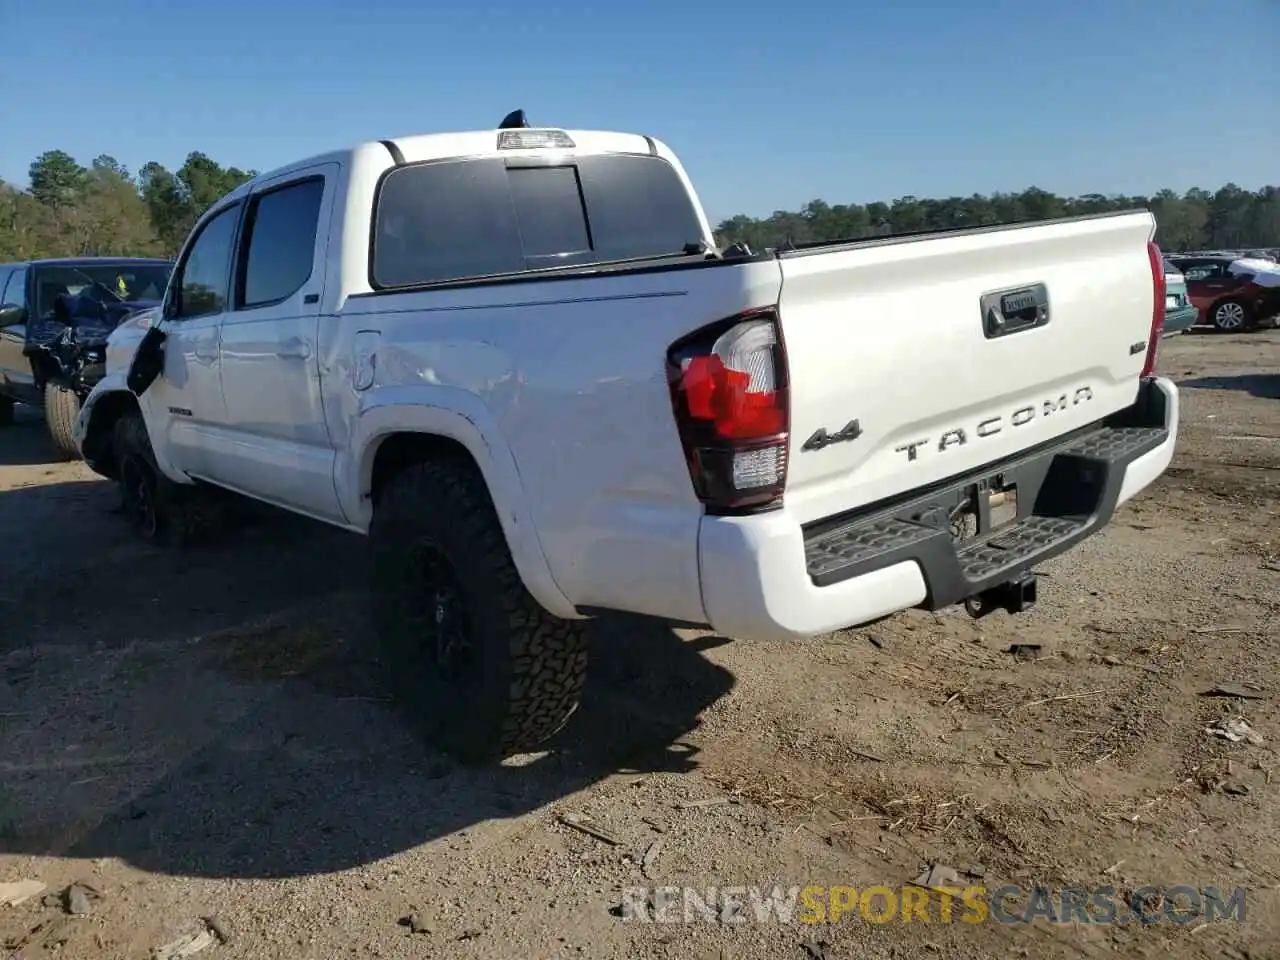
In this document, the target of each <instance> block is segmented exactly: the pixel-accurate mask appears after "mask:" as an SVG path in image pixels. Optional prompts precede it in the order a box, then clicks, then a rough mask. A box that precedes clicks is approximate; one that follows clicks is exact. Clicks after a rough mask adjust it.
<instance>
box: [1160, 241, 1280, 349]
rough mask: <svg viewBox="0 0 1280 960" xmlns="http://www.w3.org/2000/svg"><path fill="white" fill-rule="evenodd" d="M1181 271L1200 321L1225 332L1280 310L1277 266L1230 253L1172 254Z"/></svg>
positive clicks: (1171, 259) (1270, 315) (1242, 327)
mask: <svg viewBox="0 0 1280 960" xmlns="http://www.w3.org/2000/svg"><path fill="white" fill-rule="evenodd" d="M1168 259H1169V261H1170V262H1171V263H1172V264H1173V265H1174V266H1175V267H1177V268H1178V269H1179V270H1181V271H1182V274H1183V276H1184V277H1185V278H1186V282H1187V294H1188V296H1190V298H1191V302H1192V303H1194V304H1195V305H1196V307H1197V308H1198V309H1199V311H1200V322H1201V323H1208V324H1212V325H1213V327H1214V328H1215V329H1217V330H1220V331H1222V332H1224V333H1235V332H1238V331H1241V330H1246V329H1248V328H1249V327H1251V326H1253V325H1254V324H1255V323H1257V322H1258V321H1260V320H1265V319H1268V318H1270V317H1273V316H1275V315H1276V314H1277V313H1280V268H1278V267H1277V266H1276V265H1275V264H1274V263H1271V262H1270V261H1266V260H1252V259H1238V258H1234V257H1231V256H1181V255H1177V256H1171V257H1169V258H1168Z"/></svg>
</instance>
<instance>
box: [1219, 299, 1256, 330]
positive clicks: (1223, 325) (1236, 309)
mask: <svg viewBox="0 0 1280 960" xmlns="http://www.w3.org/2000/svg"><path fill="white" fill-rule="evenodd" d="M1209 319H1210V320H1211V321H1212V323H1213V326H1214V329H1215V330H1219V331H1221V332H1222V333H1239V332H1240V331H1241V330H1243V329H1244V328H1245V327H1247V326H1248V325H1249V320H1250V312H1249V305H1248V304H1247V303H1244V302H1243V301H1241V300H1223V301H1222V302H1221V303H1217V304H1214V307H1213V311H1212V313H1210V315H1209Z"/></svg>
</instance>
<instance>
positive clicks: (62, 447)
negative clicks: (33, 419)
mask: <svg viewBox="0 0 1280 960" xmlns="http://www.w3.org/2000/svg"><path fill="white" fill-rule="evenodd" d="M79 415H80V398H79V397H78V396H77V395H76V392H75V391H74V390H68V389H67V388H66V387H63V386H60V385H58V384H56V383H46V384H45V387H44V422H45V424H46V425H47V426H48V428H49V437H50V439H51V440H53V443H54V446H56V447H57V448H58V452H59V453H61V454H63V455H65V456H68V457H76V458H78V457H79V456H80V451H79V450H78V449H76V441H75V427H76V417H78V416H79Z"/></svg>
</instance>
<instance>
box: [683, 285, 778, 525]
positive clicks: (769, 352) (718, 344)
mask: <svg viewBox="0 0 1280 960" xmlns="http://www.w3.org/2000/svg"><path fill="white" fill-rule="evenodd" d="M667 379H668V381H669V383H670V385H671V404H672V408H673V410H674V411H675V417H676V426H677V427H678V428H679V431H680V440H681V443H682V444H683V446H684V453H685V459H686V461H687V462H688V465H689V477H690V479H692V481H693V488H694V492H695V493H696V494H697V496H698V499H699V500H701V501H702V502H703V503H704V504H706V505H707V507H708V508H710V509H713V510H736V509H741V508H744V507H759V506H763V505H766V504H771V503H774V502H776V501H778V500H780V499H781V498H782V491H783V488H784V486H785V485H786V479H787V429H788V422H787V421H788V411H787V399H788V398H787V382H786V361H785V357H784V354H783V350H782V340H781V337H780V335H779V330H778V323H777V314H776V313H775V312H774V311H773V309H771V308H770V309H765V310H753V311H750V312H749V313H744V314H740V315H739V316H737V317H733V318H731V319H729V320H727V321H725V322H723V323H717V324H715V325H714V326H713V327H711V328H708V329H706V330H704V331H700V332H699V333H696V334H694V335H693V336H691V337H686V338H685V339H683V340H682V341H680V342H679V343H677V344H676V345H675V346H673V347H672V348H671V351H670V353H669V355H668V363H667Z"/></svg>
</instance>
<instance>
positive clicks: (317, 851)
mask: <svg viewBox="0 0 1280 960" xmlns="http://www.w3.org/2000/svg"><path fill="white" fill-rule="evenodd" d="M65 487H71V488H74V489H72V490H66V489H60V488H65ZM82 488H84V489H82ZM67 496H73V497H79V498H82V500H83V502H81V503H79V510H78V512H77V511H72V512H71V515H70V517H68V516H67V515H66V511H59V510H56V509H51V506H52V505H56V504H57V502H58V498H59V497H67ZM110 503H111V487H110V485H109V484H105V483H101V484H94V483H89V484H62V485H58V484H54V485H50V486H43V487H29V488H21V489H17V490H11V491H8V492H3V493H0V531H4V532H5V533H6V534H7V535H10V536H13V535H16V534H14V533H13V531H16V530H17V529H18V528H19V527H24V528H25V527H27V526H28V524H27V523H26V522H25V521H26V520H29V519H30V518H31V517H32V516H38V517H43V518H44V522H45V523H46V524H47V527H48V529H47V530H46V532H45V534H44V536H45V537H46V538H47V543H45V547H46V548H47V549H48V550H49V551H51V556H53V558H54V559H53V560H51V561H49V562H47V563H43V564H42V565H41V566H40V567H39V569H37V570H36V571H34V572H32V571H27V572H26V575H25V576H23V577H21V578H17V579H15V580H13V581H12V583H11V585H10V587H9V588H8V589H7V590H6V589H4V588H0V595H2V596H3V599H0V704H3V708H2V709H0V853H21V854H40V855H53V856H72V857H87V858H96V857H118V858H121V859H123V860H125V861H127V862H129V863H131V864H133V865H134V866H137V867H139V868H142V869H145V870H150V871H156V872H160V873H165V874H171V875H195V876H204V877H289V876H298V875H305V874H313V873H322V872H328V871H334V870H341V869H344V868H350V867H355V866H359V865H362V864H366V863H370V862H372V861H374V860H377V859H380V858H382V857H386V856H389V855H391V854H395V853H398V852H401V851H403V850H406V849H409V848H412V847H415V846H417V845H419V844H422V843H424V842H427V841H430V840H433V839H436V838H439V837H442V836H445V835H448V834H451V833H454V832H456V831H459V830H462V829H465V828H467V827H469V826H472V825H474V824H476V823H477V822H479V821H482V820H485V819H489V818H502V817H510V816H516V815H519V814H523V813H526V812H529V811H532V810H536V809H538V808H540V807H542V806H544V805H545V804H548V803H551V802H553V801H556V800H560V799H562V798H564V797H567V796H569V795H571V794H573V793H574V792H575V791H578V790H581V789H583V788H585V787H587V786H590V785H591V784H593V783H595V782H597V781H598V780H600V779H601V778H602V777H605V776H607V775H609V774H612V773H614V772H617V771H625V770H635V771H681V770H689V769H692V768H693V767H695V766H696V762H697V761H696V756H695V755H694V752H693V751H692V750H691V749H690V748H687V747H685V746H684V745H683V744H682V742H681V738H683V737H684V736H685V735H686V734H687V733H688V732H689V731H691V730H692V729H694V728H695V727H696V726H697V724H698V717H699V715H700V714H701V713H702V711H703V710H705V709H706V708H707V707H708V706H709V705H710V704H712V703H713V702H715V700H717V699H718V698H719V697H721V696H722V695H723V694H725V693H726V692H727V691H728V690H729V689H730V688H731V687H732V685H733V679H732V676H731V675H730V674H729V673H728V672H727V671H725V670H723V669H721V668H718V667H716V666H714V665H712V664H711V663H710V662H709V661H708V660H707V659H706V658H705V657H704V656H703V655H702V653H703V650H704V649H705V647H706V646H707V645H708V644H715V643H722V642H726V641H723V640H719V639H717V638H710V639H707V640H704V641H692V640H682V639H681V638H680V637H678V636H677V635H676V634H674V633H673V632H672V631H671V630H669V629H667V628H664V627H659V626H656V625H653V624H650V623H648V622H645V621H641V620H638V619H632V618H626V617H616V618H609V619H602V620H600V621H597V622H596V623H595V625H594V628H593V631H592V637H591V642H592V656H593V664H592V677H591V679H590V680H589V682H588V692H587V695H586V697H585V699H584V702H583V705H582V707H581V708H580V710H579V712H578V714H577V715H576V716H575V718H574V719H573V720H572V721H571V722H570V725H569V727H568V728H567V729H566V730H565V732H564V733H562V734H561V736H560V737H559V738H558V739H557V741H556V742H555V743H554V744H553V745H552V747H553V749H551V750H550V751H549V752H547V753H545V754H542V755H538V756H536V757H533V758H526V760H527V761H528V762H526V763H525V764H524V765H521V766H500V767H496V768H489V769H466V768H460V767H457V766H456V765H454V764H452V763H451V762H450V761H448V760H447V759H446V758H445V757H443V756H441V755H440V754H438V753H436V752H434V751H433V750H432V749H431V748H430V747H429V746H428V745H424V744H423V743H422V742H421V741H420V740H418V739H416V738H415V736H414V735H413V734H412V733H411V732H410V730H411V728H410V725H409V724H408V723H407V722H405V719H404V717H403V716H402V711H403V710H404V709H406V708H411V707H412V705H411V704H396V703H394V702H392V701H391V699H390V695H389V693H388V687H387V684H386V683H385V679H384V678H385V668H384V666H383V665H382V664H381V663H379V662H378V660H377V657H376V653H375V648H374V646H373V644H372V643H371V642H370V637H369V635H368V628H367V624H366V618H365V615H364V614H365V609H364V608H365V592H364V589H363V588H364V577H365V551H364V541H363V540H361V539H360V538H358V537H354V536H352V535H349V534H345V533H342V532H340V531H333V530H329V529H327V528H324V527H320V526H318V525H315V524H311V523H309V522H305V521H297V520H294V519H293V518H290V517H283V516H282V517H279V518H274V519H271V520H267V521H259V522H258V523H256V524H255V525H253V526H249V527H248V528H246V529H243V530H236V531H232V532H228V534H227V535H226V536H225V537H224V538H223V539H224V542H223V543H222V544H221V545H214V546H210V547H207V548H204V549H200V550H189V551H184V552H177V553H175V552H169V551H163V550H159V549H154V548H150V547H145V546H142V545H138V544H134V543H132V542H131V541H130V540H129V539H128V538H127V536H126V535H124V534H123V533H122V531H121V529H120V528H122V527H123V523H122V522H121V521H120V520H119V518H116V517H112V516H110V514H109V513H108V512H107V510H108V509H109V505H110ZM24 518H25V519H24ZM77 525H78V527H79V535H80V536H82V537H84V538H85V539H84V540H83V541H81V542H78V543H77V542H75V537H76V535H77ZM59 535H61V536H63V537H65V538H67V541H66V543H65V544H64V545H63V547H62V548H61V549H60V550H59V549H56V548H55V541H56V540H57V537H58V536H59ZM67 544H72V546H71V547H70V548H69V547H68V546H67ZM8 567H9V564H8V563H6V561H4V560H0V576H4V575H5V574H7V573H9V572H11V571H10V570H9V569H8ZM0 582H4V583H9V582H10V581H9V580H0ZM5 594H7V595H5ZM459 722H466V718H465V717H460V718H459Z"/></svg>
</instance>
